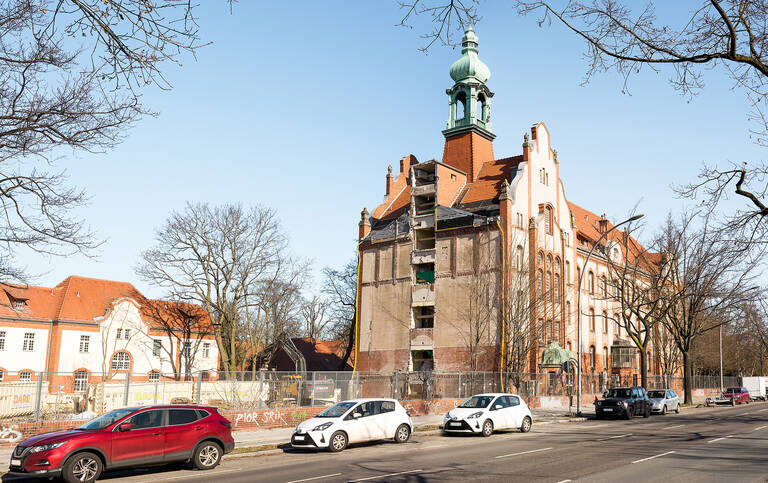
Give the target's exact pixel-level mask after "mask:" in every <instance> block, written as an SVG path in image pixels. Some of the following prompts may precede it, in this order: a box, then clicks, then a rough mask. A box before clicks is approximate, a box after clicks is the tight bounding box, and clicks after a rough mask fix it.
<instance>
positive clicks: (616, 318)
mask: <svg viewBox="0 0 768 483" xmlns="http://www.w3.org/2000/svg"><path fill="white" fill-rule="evenodd" d="M613 320H614V321H615V323H616V327H615V329H616V338H617V339H618V338H619V337H621V322H620V321H619V314H613Z"/></svg>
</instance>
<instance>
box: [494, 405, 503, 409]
mask: <svg viewBox="0 0 768 483" xmlns="http://www.w3.org/2000/svg"><path fill="white" fill-rule="evenodd" d="M493 409H502V407H501V404H497V405H495V406H494V407H493Z"/></svg>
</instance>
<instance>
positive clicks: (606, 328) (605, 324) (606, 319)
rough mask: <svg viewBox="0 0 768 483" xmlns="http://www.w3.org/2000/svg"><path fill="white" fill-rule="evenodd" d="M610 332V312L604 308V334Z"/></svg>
mask: <svg viewBox="0 0 768 483" xmlns="http://www.w3.org/2000/svg"><path fill="white" fill-rule="evenodd" d="M607 333H608V312H606V311H605V310H603V334H607Z"/></svg>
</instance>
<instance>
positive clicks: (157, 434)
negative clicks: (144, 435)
mask: <svg viewBox="0 0 768 483" xmlns="http://www.w3.org/2000/svg"><path fill="white" fill-rule="evenodd" d="M160 434H162V433H160V431H158V432H156V433H152V436H160Z"/></svg>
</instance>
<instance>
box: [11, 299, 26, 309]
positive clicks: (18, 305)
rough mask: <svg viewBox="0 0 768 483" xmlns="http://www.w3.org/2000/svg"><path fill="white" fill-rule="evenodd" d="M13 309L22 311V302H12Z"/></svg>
mask: <svg viewBox="0 0 768 483" xmlns="http://www.w3.org/2000/svg"><path fill="white" fill-rule="evenodd" d="M13 308H14V309H23V308H24V301H23V300H14V301H13Z"/></svg>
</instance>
